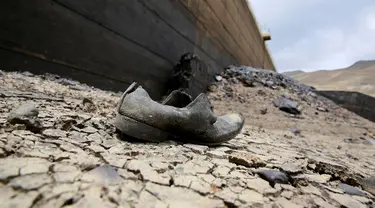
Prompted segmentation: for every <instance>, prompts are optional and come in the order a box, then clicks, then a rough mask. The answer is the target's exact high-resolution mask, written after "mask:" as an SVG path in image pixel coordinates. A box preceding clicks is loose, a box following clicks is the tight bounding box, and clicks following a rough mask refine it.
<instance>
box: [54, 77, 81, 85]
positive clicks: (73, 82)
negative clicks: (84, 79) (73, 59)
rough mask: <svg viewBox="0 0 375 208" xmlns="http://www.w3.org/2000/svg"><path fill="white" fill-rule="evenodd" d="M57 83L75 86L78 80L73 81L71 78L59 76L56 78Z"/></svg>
mask: <svg viewBox="0 0 375 208" xmlns="http://www.w3.org/2000/svg"><path fill="white" fill-rule="evenodd" d="M57 83H59V84H62V85H65V86H75V85H78V84H79V82H77V81H73V80H70V79H66V78H61V79H59V80H57Z"/></svg>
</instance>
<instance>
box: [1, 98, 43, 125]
mask: <svg viewBox="0 0 375 208" xmlns="http://www.w3.org/2000/svg"><path fill="white" fill-rule="evenodd" d="M38 114H39V110H38V108H37V106H36V105H35V104H34V103H31V102H28V103H24V104H22V105H20V106H19V107H17V108H15V109H13V110H12V111H11V112H10V113H9V115H8V122H9V123H11V124H24V125H26V127H27V128H28V129H30V130H33V131H34V130H35V131H39V130H40V129H41V128H42V126H41V123H40V120H39V119H38Z"/></svg>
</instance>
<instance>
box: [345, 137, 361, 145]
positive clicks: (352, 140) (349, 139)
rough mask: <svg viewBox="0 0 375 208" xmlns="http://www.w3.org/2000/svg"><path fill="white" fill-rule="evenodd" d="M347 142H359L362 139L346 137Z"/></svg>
mask: <svg viewBox="0 0 375 208" xmlns="http://www.w3.org/2000/svg"><path fill="white" fill-rule="evenodd" d="M344 142H345V143H352V144H359V143H361V141H360V140H359V139H354V138H345V139H344Z"/></svg>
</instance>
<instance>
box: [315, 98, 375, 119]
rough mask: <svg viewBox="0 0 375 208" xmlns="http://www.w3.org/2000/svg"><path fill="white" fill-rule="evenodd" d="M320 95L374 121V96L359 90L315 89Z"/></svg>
mask: <svg viewBox="0 0 375 208" xmlns="http://www.w3.org/2000/svg"><path fill="white" fill-rule="evenodd" d="M317 93H319V94H320V95H322V96H324V97H326V98H328V99H330V100H332V101H333V102H335V103H336V104H338V105H340V106H342V107H343V108H346V109H348V110H349V111H352V112H354V113H356V114H357V115H359V116H361V117H363V118H366V119H368V120H370V121H373V122H375V98H374V97H371V96H369V95H365V94H362V93H359V92H349V91H317Z"/></svg>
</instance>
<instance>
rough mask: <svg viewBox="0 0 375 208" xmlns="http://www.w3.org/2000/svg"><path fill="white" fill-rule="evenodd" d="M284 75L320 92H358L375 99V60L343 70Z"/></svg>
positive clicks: (362, 62) (287, 73) (286, 73)
mask: <svg viewBox="0 0 375 208" xmlns="http://www.w3.org/2000/svg"><path fill="white" fill-rule="evenodd" d="M284 74H285V75H287V76H290V77H293V78H294V79H296V80H298V81H300V82H302V83H304V84H307V85H311V86H313V87H315V88H317V89H318V90H344V91H357V92H361V93H364V94H367V95H371V96H373V97H375V60H365V61H358V62H356V63H354V64H353V65H351V66H349V67H347V68H343V69H336V70H319V71H315V72H303V71H292V72H285V73H284Z"/></svg>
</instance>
